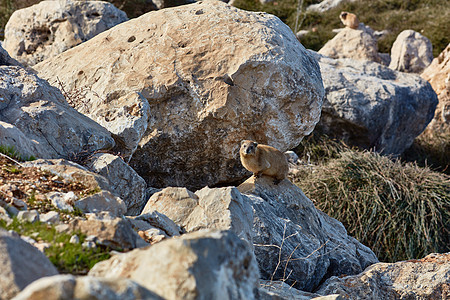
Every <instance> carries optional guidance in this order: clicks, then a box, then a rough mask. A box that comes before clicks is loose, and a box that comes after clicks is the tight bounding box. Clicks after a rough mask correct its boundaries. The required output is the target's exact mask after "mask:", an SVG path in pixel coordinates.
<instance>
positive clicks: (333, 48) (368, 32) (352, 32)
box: [319, 23, 382, 63]
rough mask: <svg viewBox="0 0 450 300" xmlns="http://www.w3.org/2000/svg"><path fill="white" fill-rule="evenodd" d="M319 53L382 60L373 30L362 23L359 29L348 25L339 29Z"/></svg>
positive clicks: (330, 55) (336, 56)
mask: <svg viewBox="0 0 450 300" xmlns="http://www.w3.org/2000/svg"><path fill="white" fill-rule="evenodd" d="M319 53H320V54H322V55H325V56H328V57H331V58H351V59H356V60H363V61H374V62H378V63H381V62H382V59H381V57H380V55H379V54H378V46H377V39H376V38H375V37H374V35H373V30H372V29H371V28H370V27H367V26H365V25H364V24H362V23H361V24H359V27H358V28H357V29H352V28H348V27H346V28H344V29H342V30H341V31H339V33H338V34H337V35H336V36H335V37H334V38H332V39H331V40H329V41H328V42H327V43H326V44H325V45H324V46H323V47H322V48H321V49H320V50H319Z"/></svg>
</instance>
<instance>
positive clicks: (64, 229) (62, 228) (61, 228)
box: [55, 224, 70, 232]
mask: <svg viewBox="0 0 450 300" xmlns="http://www.w3.org/2000/svg"><path fill="white" fill-rule="evenodd" d="M55 229H56V231H57V232H67V231H69V229H70V226H69V224H60V225H56V226H55Z"/></svg>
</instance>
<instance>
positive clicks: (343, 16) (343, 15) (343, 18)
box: [340, 11, 348, 20]
mask: <svg viewBox="0 0 450 300" xmlns="http://www.w3.org/2000/svg"><path fill="white" fill-rule="evenodd" d="M347 15H348V12H346V11H343V12H341V14H340V17H341V19H342V20H345V19H346V18H347Z"/></svg>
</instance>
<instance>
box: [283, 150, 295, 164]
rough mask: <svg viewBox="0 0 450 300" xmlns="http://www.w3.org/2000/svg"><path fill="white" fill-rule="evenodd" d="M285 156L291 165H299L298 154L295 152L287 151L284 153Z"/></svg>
mask: <svg viewBox="0 0 450 300" xmlns="http://www.w3.org/2000/svg"><path fill="white" fill-rule="evenodd" d="M284 155H285V156H286V158H287V159H288V161H289V162H290V163H293V164H297V161H298V155H297V153H295V152H294V151H286V152H284Z"/></svg>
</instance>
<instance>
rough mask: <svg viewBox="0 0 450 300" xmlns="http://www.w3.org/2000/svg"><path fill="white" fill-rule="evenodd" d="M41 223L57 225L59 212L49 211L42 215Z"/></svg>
mask: <svg viewBox="0 0 450 300" xmlns="http://www.w3.org/2000/svg"><path fill="white" fill-rule="evenodd" d="M40 221H41V222H42V223H50V224H55V223H58V222H59V212H57V211H49V212H48V213H45V214H41V215H40Z"/></svg>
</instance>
